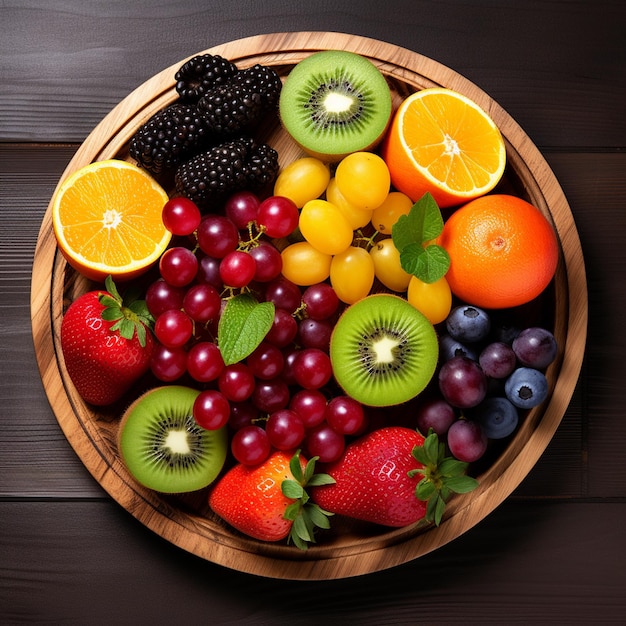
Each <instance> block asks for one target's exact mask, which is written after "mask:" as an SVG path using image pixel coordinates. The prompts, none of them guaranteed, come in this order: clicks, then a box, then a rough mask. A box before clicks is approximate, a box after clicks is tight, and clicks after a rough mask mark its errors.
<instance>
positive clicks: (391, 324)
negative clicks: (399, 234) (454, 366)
mask: <svg viewBox="0 0 626 626" xmlns="http://www.w3.org/2000/svg"><path fill="white" fill-rule="evenodd" d="M438 357H439V344H438V341H437V334H436V332H435V329H434V327H433V325H432V324H431V323H430V322H429V321H428V319H427V318H426V317H425V316H424V315H423V314H422V313H420V312H419V311H418V310H417V309H416V308H415V307H414V306H413V305H411V304H410V303H409V302H407V301H406V300H404V299H403V298H401V297H399V296H394V295H391V294H386V293H380V294H373V295H369V296H367V297H366V298H363V299H362V300H359V301H358V302H356V303H355V304H353V305H351V306H349V307H348V308H347V309H346V310H345V311H344V313H343V314H342V315H341V317H340V318H339V320H338V321H337V324H336V325H335V328H334V330H333V334H332V337H331V341H330V359H331V363H332V366H333V373H334V376H335V380H336V381H337V383H338V384H339V385H340V386H341V387H342V388H343V390H344V391H345V392H346V393H347V394H348V395H350V396H352V397H353V398H354V399H356V400H358V401H359V402H361V403H362V404H365V405H368V406H377V407H381V406H391V405H395V404H402V403H403V402H406V401H408V400H410V399H411V398H414V397H415V396H417V395H418V394H419V393H420V392H421V391H423V390H424V388H425V387H426V386H427V385H428V383H429V382H430V380H431V378H432V376H433V374H434V373H435V368H436V367H437V359H438Z"/></svg>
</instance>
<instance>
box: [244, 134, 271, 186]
mask: <svg viewBox="0 0 626 626" xmlns="http://www.w3.org/2000/svg"><path fill="white" fill-rule="evenodd" d="M246 166H247V167H246V177H247V180H248V188H249V189H250V191H258V190H261V189H262V188H263V187H265V186H266V185H269V184H270V183H273V182H274V181H275V180H276V177H277V176H278V152H276V150H274V148H272V147H271V146H268V145H267V144H266V143H262V144H259V145H257V146H253V148H252V149H251V150H250V154H249V156H248V162H247V164H246Z"/></svg>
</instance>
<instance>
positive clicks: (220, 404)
mask: <svg viewBox="0 0 626 626" xmlns="http://www.w3.org/2000/svg"><path fill="white" fill-rule="evenodd" d="M163 221H164V224H165V225H166V227H167V228H168V229H169V230H170V231H171V232H172V233H173V234H174V235H176V236H177V237H180V238H182V241H183V243H181V244H180V245H174V246H172V247H170V248H169V249H168V250H167V251H166V252H165V253H164V254H163V255H162V257H161V259H160V262H159V273H160V276H159V277H158V278H157V279H156V280H155V281H154V282H152V283H151V284H150V285H149V286H148V288H147V290H146V304H147V306H148V309H149V311H150V313H151V314H152V316H153V317H154V319H155V324H154V334H155V337H156V339H157V345H156V348H155V351H154V354H153V357H152V361H151V369H152V373H153V374H154V376H155V377H156V378H157V379H158V380H160V381H162V382H166V383H167V382H173V381H177V380H180V379H181V378H182V377H184V376H186V377H190V378H191V379H192V380H193V381H194V384H196V386H200V388H201V391H200V394H199V396H198V398H197V400H196V403H195V406H194V417H195V419H196V421H197V422H198V423H199V424H200V425H201V426H202V427H204V428H207V429H217V428H222V427H224V426H228V427H229V428H230V429H231V431H232V437H231V451H232V453H233V456H234V457H235V459H236V460H238V461H239V462H241V463H244V464H249V465H252V464H257V463H259V462H261V461H262V460H264V459H265V458H266V457H267V456H268V455H269V453H270V451H271V450H272V449H277V450H291V449H294V448H297V447H303V448H305V449H306V450H307V452H308V453H309V455H311V456H313V455H315V456H319V457H320V460H322V461H325V462H330V461H333V460H335V459H337V458H339V456H340V455H341V454H342V453H343V450H344V448H345V444H346V441H345V439H346V436H349V435H354V434H357V433H358V432H360V431H362V430H363V428H364V424H365V420H366V416H365V412H364V409H363V407H362V406H361V405H360V404H359V403H358V402H356V401H355V400H353V399H352V398H350V397H348V396H345V395H341V394H340V393H338V392H337V391H336V390H332V392H331V390H329V389H328V386H329V384H332V367H331V362H330V356H329V353H328V352H329V345H330V336H331V333H332V329H333V327H334V324H335V321H336V318H337V316H338V315H339V314H340V313H341V311H342V309H343V306H344V304H343V303H342V302H341V301H340V299H339V298H338V296H337V294H336V292H335V290H334V289H333V287H332V286H331V285H330V284H328V283H327V282H320V283H316V284H312V285H309V286H306V287H300V286H298V285H297V284H296V283H294V282H292V281H290V280H289V279H287V278H286V277H285V276H284V275H283V274H282V269H283V264H282V257H281V254H280V251H279V249H278V248H277V247H276V245H275V241H276V240H277V239H280V238H281V237H286V236H287V235H289V234H290V233H291V232H292V231H293V230H294V229H295V228H296V227H297V225H298V210H297V208H296V205H295V204H294V203H293V202H292V201H291V200H289V199H287V198H286V197H283V196H270V197H269V198H266V199H265V200H262V201H261V200H260V199H259V198H258V197H257V196H256V195H255V194H253V193H250V192H248V191H245V192H244V191H242V192H237V193H235V194H233V195H232V196H231V197H229V198H228V200H227V201H226V204H225V206H224V211H223V214H207V215H204V216H203V215H202V214H201V212H200V211H199V210H198V208H197V206H196V205H194V203H193V202H191V201H190V200H188V199H186V198H173V199H171V200H170V201H169V202H168V203H167V204H166V205H165V207H164V209H163ZM243 290H245V291H248V292H250V293H253V294H254V296H255V298H257V299H258V300H259V301H266V302H272V303H273V304H274V321H273V324H272V326H271V328H270V330H269V332H268V333H267V334H266V336H265V337H264V339H263V340H262V341H261V343H260V344H259V345H258V347H256V349H255V350H254V351H253V352H252V353H251V354H250V355H249V356H248V357H247V358H246V359H244V360H243V361H240V362H237V363H233V364H228V365H226V364H225V363H224V360H223V358H222V355H221V352H220V350H219V347H218V345H217V343H216V341H215V337H216V336H217V325H218V323H219V319H220V315H221V313H222V312H223V310H224V309H223V307H224V306H225V303H226V302H227V301H228V298H229V297H230V296H231V295H233V294H235V293H239V292H241V291H243Z"/></svg>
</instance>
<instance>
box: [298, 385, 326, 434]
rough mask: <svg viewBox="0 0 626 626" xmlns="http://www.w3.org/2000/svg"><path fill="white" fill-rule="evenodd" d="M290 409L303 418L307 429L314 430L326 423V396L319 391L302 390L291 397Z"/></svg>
mask: <svg viewBox="0 0 626 626" xmlns="http://www.w3.org/2000/svg"><path fill="white" fill-rule="evenodd" d="M289 408H290V409H291V410H293V411H295V412H296V413H297V414H298V415H299V416H300V417H301V418H302V421H303V422H304V425H305V427H306V428H313V427H314V426H318V425H319V424H321V423H322V422H323V421H324V418H325V414H326V396H325V395H324V394H323V393H322V392H321V391H319V390H318V389H300V390H299V391H296V393H294V394H293V396H291V400H290V401H289Z"/></svg>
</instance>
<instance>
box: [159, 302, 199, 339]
mask: <svg viewBox="0 0 626 626" xmlns="http://www.w3.org/2000/svg"><path fill="white" fill-rule="evenodd" d="M154 334H155V335H156V338H157V339H158V340H159V341H160V342H161V343H162V344H163V345H164V346H166V347H168V348H180V347H182V346H184V345H185V344H186V343H187V342H188V341H189V340H190V339H191V336H192V335H193V322H192V321H191V318H190V317H189V316H188V315H187V313H185V312H184V311H181V310H180V309H170V310H169V311H165V312H164V313H162V314H161V315H159V317H157V319H156V322H155V323H154Z"/></svg>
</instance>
